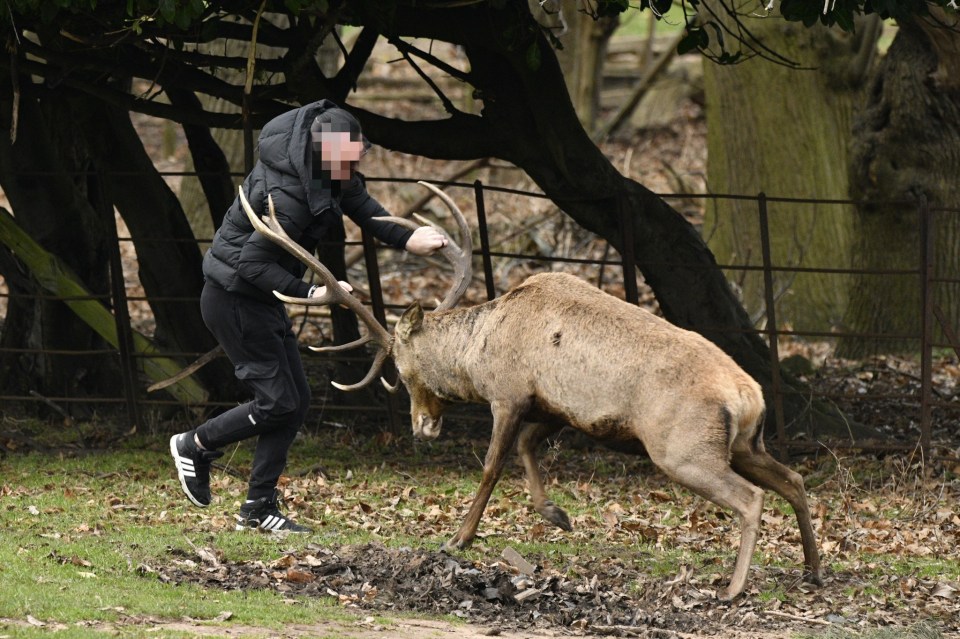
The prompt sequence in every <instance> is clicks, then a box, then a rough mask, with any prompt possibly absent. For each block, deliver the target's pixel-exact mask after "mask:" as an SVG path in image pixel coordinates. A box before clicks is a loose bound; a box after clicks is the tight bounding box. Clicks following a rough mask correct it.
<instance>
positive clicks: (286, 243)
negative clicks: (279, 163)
mask: <svg viewBox="0 0 960 639" xmlns="http://www.w3.org/2000/svg"><path fill="white" fill-rule="evenodd" d="M420 184H422V185H423V186H425V187H427V188H428V189H430V190H431V191H433V192H434V193H436V194H437V196H438V197H440V199H442V200H443V202H444V204H446V205H447V207H448V208H449V209H450V212H451V213H452V214H453V216H454V218H455V219H456V221H457V226H458V228H459V231H460V242H461V243H462V244H463V248H460V246H458V245H457V243H456V242H454V241H453V240H452V239H450V237H449V236H447V245H446V246H444V247H443V248H442V249H440V253H441V254H442V255H443V256H444V257H445V258H446V259H447V260H448V261H449V262H450V263H451V264H452V265H453V270H454V284H453V286H452V288H451V290H450V291H449V292H448V293H447V295H446V297H444V299H443V301H442V302H441V303H440V305H439V306H438V307H437V309H436V310H446V309H448V308H451V307H453V306H454V305H455V304H456V303H457V301H458V300H459V299H460V298H461V297H462V296H463V294H464V292H465V291H466V290H467V286H468V285H469V284H470V278H471V275H472V267H471V262H470V260H471V255H472V250H473V244H472V241H471V238H470V228H469V226H468V225H467V221H466V219H465V218H464V217H463V213H462V212H461V211H460V209H459V208H458V207H457V205H456V204H455V203H454V202H453V200H451V199H450V197H449V196H448V195H447V194H446V193H444V192H443V191H441V190H440V189H438V188H437V187H435V186H434V185H432V184H428V183H427V182H420ZM267 203H268V209H269V211H270V215H269V217H267V216H264V218H265V219H266V220H267V221H264V220H263V219H260V217H259V216H258V215H257V214H256V212H255V211H254V210H253V208H252V207H251V206H250V203H249V202H248V201H247V198H246V196H245V195H244V193H243V187H242V186H241V187H240V204H241V205H242V206H243V210H244V211H245V212H246V214H247V217H248V218H249V219H250V223H251V224H253V228H254V229H256V230H257V231H258V232H259V233H260V234H261V235H263V236H264V237H266V238H268V239H270V240H272V241H273V242H276V243H277V244H279V245H280V246H282V247H283V248H284V249H286V250H287V251H288V252H290V253H291V254H292V255H294V256H295V257H296V258H297V259H299V260H300V261H301V262H303V263H304V264H306V265H307V267H308V268H309V269H310V270H311V271H313V272H314V273H316V275H317V276H318V277H319V278H320V281H321V282H322V284H323V285H324V286H326V292H325V293H324V294H323V295H321V296H318V297H312V298H301V297H290V296H288V295H284V294H282V293H278V292H277V291H274V292H273V294H274V295H276V296H277V298H279V299H280V300H282V301H284V302H288V303H291V304H304V305H306V306H316V305H321V304H323V305H326V304H340V305H342V306H345V307H347V308H349V309H350V310H351V311H353V312H354V313H356V314H357V317H359V318H360V320H361V321H363V323H364V324H366V325H367V330H368V333H367V335H366V336H365V337H361V338H360V339H358V340H354V341H352V342H350V343H348V344H340V345H337V346H325V347H319V348H318V347H314V346H311V347H310V348H311V349H312V350H315V351H322V352H335V351H344V350H349V349H352V348H356V347H358V346H362V345H364V344H367V343H369V342H375V343H376V344H377V345H378V346H379V347H380V348H379V349H378V351H377V354H376V356H375V357H374V360H373V365H372V366H371V367H370V370H369V371H368V372H367V374H366V376H365V377H364V378H363V379H362V380H360V381H359V382H357V383H355V384H349V385H345V384H339V383H337V382H332V383H333V385H334V386H335V387H336V388H339V389H340V390H345V391H351V390H357V389H360V388H363V387H364V386H366V385H367V384H369V383H370V382H371V381H373V379H374V378H375V377H376V376H377V375H378V374H379V372H380V368H381V367H382V366H383V363H384V361H386V359H387V357H389V355H390V350H391V348H392V346H393V336H392V335H390V333H389V332H388V331H387V329H385V328H384V327H383V326H381V325H380V322H378V321H377V320H376V318H375V317H374V316H373V313H371V312H370V311H369V310H368V309H367V307H366V306H364V305H363V304H361V303H360V301H359V300H358V299H357V298H355V297H354V296H353V295H351V294H350V293H348V292H347V291H346V290H345V289H344V288H343V287H341V286H340V284H339V282H337V278H336V277H334V276H333V273H331V272H330V271H329V270H328V269H327V267H326V266H324V265H323V264H322V263H321V262H320V261H319V260H317V258H316V257H314V256H313V254H311V253H310V252H308V251H307V250H306V249H304V248H303V247H302V246H300V245H299V244H297V243H296V242H294V241H293V240H292V239H291V238H290V236H289V235H287V232H286V231H284V230H283V227H282V226H281V225H280V222H279V220H277V212H276V209H275V208H274V206H273V198H272V197H270V196H268V197H267ZM377 219H378V220H382V221H385V222H393V223H395V224H399V225H400V226H403V227H405V228H412V229H416V228H418V225H417V224H415V223H414V222H411V221H410V220H406V219H403V218H398V217H381V218H377ZM435 228H436V227H435ZM438 230H441V231H442V229H438ZM388 388H389V386H388Z"/></svg>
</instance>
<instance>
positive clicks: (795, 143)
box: [703, 14, 880, 331]
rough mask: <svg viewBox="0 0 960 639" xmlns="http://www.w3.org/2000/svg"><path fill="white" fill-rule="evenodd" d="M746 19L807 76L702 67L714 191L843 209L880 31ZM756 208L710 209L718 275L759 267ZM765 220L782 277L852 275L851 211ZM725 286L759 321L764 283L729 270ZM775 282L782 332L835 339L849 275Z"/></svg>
mask: <svg viewBox="0 0 960 639" xmlns="http://www.w3.org/2000/svg"><path fill="white" fill-rule="evenodd" d="M742 19H744V20H746V21H747V24H748V27H749V28H750V30H751V32H752V33H753V34H754V35H755V36H756V37H757V38H758V39H759V40H760V41H762V42H763V43H764V45H766V46H767V47H769V48H770V49H772V50H774V51H776V52H777V53H779V54H780V55H782V56H784V57H786V58H788V59H790V60H792V61H794V62H795V63H797V64H798V65H799V66H800V67H801V68H800V69H793V68H790V67H788V66H785V65H782V64H776V63H773V62H771V61H769V60H765V59H761V58H752V59H750V60H747V61H745V62H742V63H740V64H736V65H718V64H714V63H712V62H710V61H709V60H705V61H704V65H705V66H704V80H705V90H706V101H707V146H708V156H707V158H708V159H707V179H708V185H709V189H710V191H712V192H714V193H721V194H723V193H730V194H756V193H760V192H761V191H762V192H764V193H766V194H767V195H768V196H779V197H785V198H800V199H845V198H846V197H847V192H848V187H849V183H848V174H847V157H848V154H849V147H850V140H851V136H850V127H851V118H852V115H853V109H854V106H855V104H856V103H857V101H858V97H859V94H860V87H861V86H862V81H863V78H864V77H865V74H866V70H867V68H868V65H869V62H870V60H871V59H872V57H873V55H872V53H873V51H874V49H875V45H876V38H877V36H878V35H879V31H880V29H879V27H880V22H879V20H866V21H864V24H863V25H861V26H860V29H859V30H858V31H857V33H858V35H857V36H850V35H847V34H842V33H837V32H835V31H830V30H828V29H826V28H823V27H813V28H805V27H803V26H802V25H800V24H797V23H787V22H785V21H783V20H782V19H781V18H780V17H779V15H776V14H773V15H770V16H768V17H766V18H757V19H750V18H748V17H746V16H744V17H743V18H742ZM824 61H829V64H828V65H826V66H824ZM757 209H758V205H757V203H756V202H755V201H751V200H737V199H716V200H708V204H707V211H706V220H705V223H704V231H703V232H704V235H705V237H707V238H708V242H709V245H710V247H711V249H712V250H713V251H714V254H715V255H716V256H717V259H718V261H719V262H720V263H721V264H734V265H749V266H758V265H760V264H761V255H762V252H761V244H760V233H759V226H758V210H757ZM768 212H769V229H770V245H771V255H772V261H773V264H774V265H775V266H782V267H806V266H815V267H833V268H845V267H847V266H848V265H847V264H846V263H845V262H843V261H842V258H843V256H844V255H845V254H847V252H848V248H849V246H850V243H851V242H852V241H853V238H852V231H853V210H852V207H850V206H847V205H838V204H808V203H790V202H770V203H768ZM728 277H730V278H731V280H733V281H734V282H736V283H737V284H738V285H739V288H740V291H741V295H742V299H743V303H744V306H745V307H746V309H747V311H748V312H749V313H750V315H751V317H753V318H755V319H757V320H761V319H763V318H764V317H765V301H764V285H763V274H762V272H759V271H737V270H735V269H732V270H730V271H728ZM773 283H774V294H775V297H776V299H777V302H776V311H777V320H778V322H779V323H781V327H782V326H783V325H787V326H790V327H792V328H795V329H797V330H808V331H829V330H830V329H832V328H834V327H836V326H838V325H839V324H840V322H841V320H842V317H843V313H844V310H845V308H846V301H847V288H848V282H847V277H846V276H842V275H837V274H820V273H795V272H793V273H792V272H775V273H774V274H773Z"/></svg>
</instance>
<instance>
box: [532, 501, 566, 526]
mask: <svg viewBox="0 0 960 639" xmlns="http://www.w3.org/2000/svg"><path fill="white" fill-rule="evenodd" d="M538 512H539V513H540V516H542V517H543V518H544V519H546V520H547V521H549V522H550V523H551V524H553V525H554V526H556V527H557V528H560V529H561V530H565V531H567V532H570V531H571V530H573V526H572V525H571V524H570V517H568V516H567V513H566V511H564V510H563V508H560V507H559V506H557V505H556V504H554V503H553V502H552V501H548V502H547V503H545V504H544V505H543V508H542V509H541V510H540V511H538Z"/></svg>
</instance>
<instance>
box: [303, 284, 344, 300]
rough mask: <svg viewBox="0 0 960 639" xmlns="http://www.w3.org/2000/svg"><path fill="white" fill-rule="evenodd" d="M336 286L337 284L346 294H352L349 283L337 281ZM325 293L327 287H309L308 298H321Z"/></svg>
mask: <svg viewBox="0 0 960 639" xmlns="http://www.w3.org/2000/svg"><path fill="white" fill-rule="evenodd" d="M337 284H339V285H340V287H341V288H342V289H343V290H345V291H346V292H347V293H352V292H353V287H352V286H350V283H349V282H342V281H338V282H337ZM326 292H327V287H326V286H312V287H310V295H309V297H311V298H313V297H322V296H323V295H325V294H326Z"/></svg>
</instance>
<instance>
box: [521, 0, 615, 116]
mask: <svg viewBox="0 0 960 639" xmlns="http://www.w3.org/2000/svg"><path fill="white" fill-rule="evenodd" d="M528 5H529V7H530V11H531V13H532V14H533V16H534V17H535V19H536V20H537V22H538V23H539V24H540V25H542V26H543V27H544V28H545V29H548V30H550V32H551V33H552V34H553V36H554V37H555V38H557V40H558V41H559V42H560V44H561V45H562V46H563V48H562V49H559V50H557V51H556V56H557V59H558V60H559V62H560V68H561V69H562V70H563V77H564V80H565V82H566V86H567V91H568V93H569V94H570V97H571V100H572V102H573V108H574V110H575V111H576V112H577V116H578V117H579V119H580V123H581V124H582V125H583V126H584V128H586V129H587V130H588V131H592V130H593V128H594V127H595V125H596V121H597V115H598V111H599V108H600V82H601V79H602V78H603V63H604V61H605V59H606V54H607V45H608V44H609V42H610V37H611V36H612V35H613V32H614V31H615V30H616V28H617V25H618V24H619V22H620V20H619V17H617V16H608V17H602V18H598V19H594V18H593V17H592V16H590V15H589V14H588V13H586V12H585V11H581V10H580V5H581V2H580V0H552V1H549V2H540V1H539V0H529V2H528Z"/></svg>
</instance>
